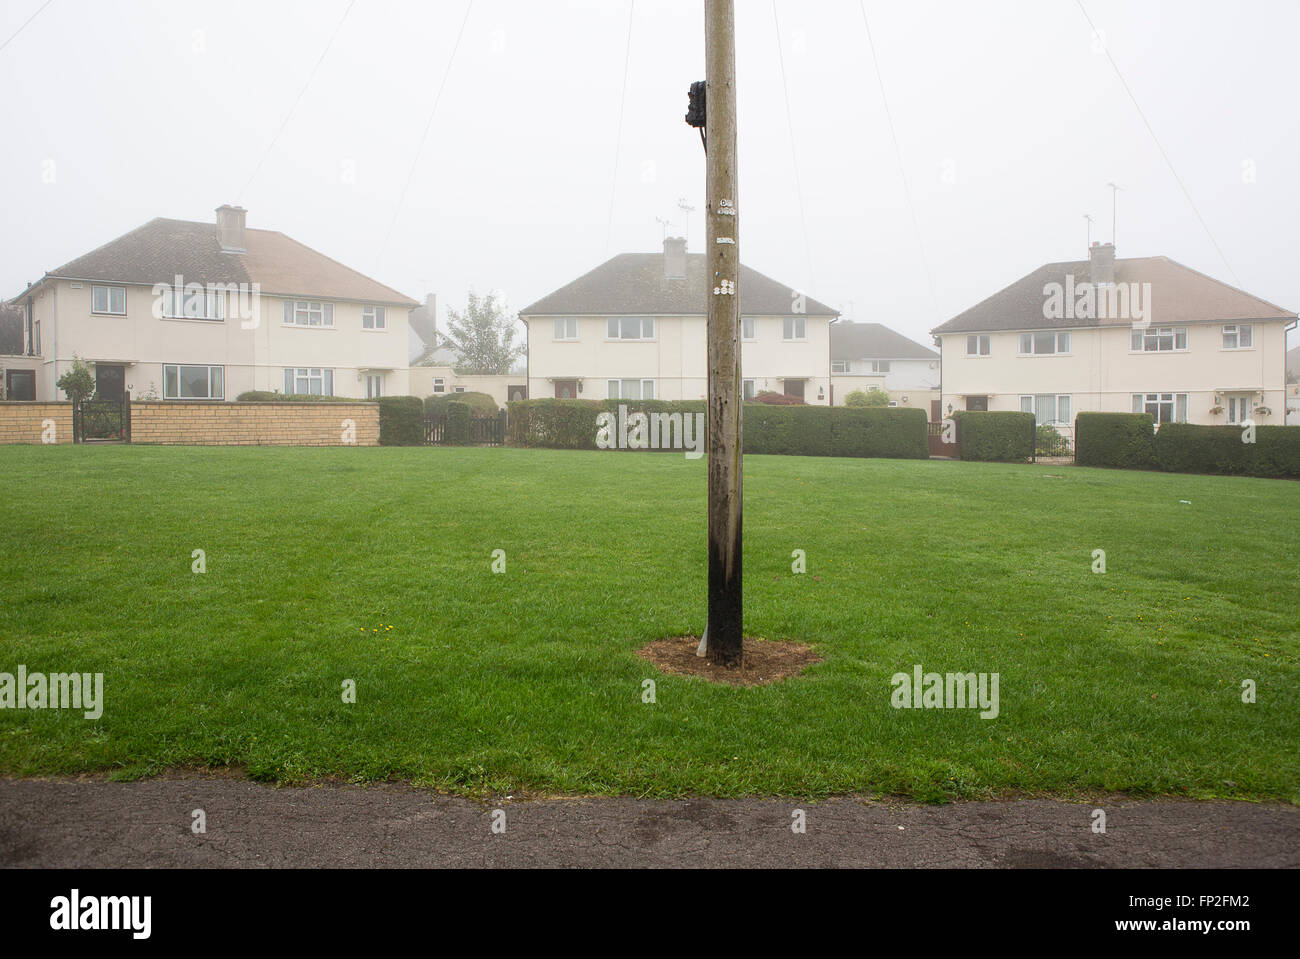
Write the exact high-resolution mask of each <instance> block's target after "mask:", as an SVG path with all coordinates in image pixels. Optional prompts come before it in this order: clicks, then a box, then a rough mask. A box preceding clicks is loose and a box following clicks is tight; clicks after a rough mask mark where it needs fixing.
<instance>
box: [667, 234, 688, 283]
mask: <svg viewBox="0 0 1300 959" xmlns="http://www.w3.org/2000/svg"><path fill="white" fill-rule="evenodd" d="M664 278H665V279H669V280H684V279H686V237H684V236H666V237H664Z"/></svg>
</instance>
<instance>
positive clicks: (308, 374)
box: [284, 366, 334, 396]
mask: <svg viewBox="0 0 1300 959" xmlns="http://www.w3.org/2000/svg"><path fill="white" fill-rule="evenodd" d="M284 394H285V396H333V395H334V371H333V370H326V369H321V368H319V367H312V366H298V367H291V368H289V369H286V370H285V371H284Z"/></svg>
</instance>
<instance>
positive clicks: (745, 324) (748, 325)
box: [740, 316, 758, 340]
mask: <svg viewBox="0 0 1300 959" xmlns="http://www.w3.org/2000/svg"><path fill="white" fill-rule="evenodd" d="M740 338H741V339H742V340H756V339H758V320H756V319H754V317H752V316H742V317H741V318H740Z"/></svg>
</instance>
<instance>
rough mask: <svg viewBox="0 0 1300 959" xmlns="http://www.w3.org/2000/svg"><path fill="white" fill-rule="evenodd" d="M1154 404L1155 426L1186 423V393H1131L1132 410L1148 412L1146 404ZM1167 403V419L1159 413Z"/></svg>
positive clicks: (1153, 417) (1153, 416)
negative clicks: (1168, 411)
mask: <svg viewBox="0 0 1300 959" xmlns="http://www.w3.org/2000/svg"><path fill="white" fill-rule="evenodd" d="M1166 352H1168V351H1166ZM1150 405H1154V406H1155V407H1156V412H1155V413H1153V414H1152V419H1154V420H1155V424H1156V426H1157V427H1159V426H1162V425H1163V424H1165V423H1186V422H1187V394H1186V393H1170V392H1167V391H1161V392H1150V393H1134V394H1133V412H1134V413H1150V412H1151V411H1150V410H1149V409H1147V406H1150ZM1166 405H1168V406H1169V410H1170V414H1169V419H1165V418H1164V417H1163V416H1162V415H1161V412H1160V411H1161V409H1162V408H1163V407H1164V406H1166Z"/></svg>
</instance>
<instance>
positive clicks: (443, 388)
mask: <svg viewBox="0 0 1300 959" xmlns="http://www.w3.org/2000/svg"><path fill="white" fill-rule="evenodd" d="M433 391H434V392H435V393H446V392H447V381H446V380H444V379H443V378H442V377H441V376H435V377H434V378H433Z"/></svg>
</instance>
